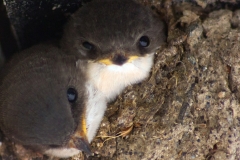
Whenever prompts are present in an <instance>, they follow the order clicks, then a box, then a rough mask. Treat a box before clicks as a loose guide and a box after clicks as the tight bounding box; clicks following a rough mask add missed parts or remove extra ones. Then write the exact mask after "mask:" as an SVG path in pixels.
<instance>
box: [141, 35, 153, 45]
mask: <svg viewBox="0 0 240 160" xmlns="http://www.w3.org/2000/svg"><path fill="white" fill-rule="evenodd" d="M149 43H150V40H149V38H148V37H147V36H142V37H141V38H140V39H139V45H140V46H141V47H147V46H149Z"/></svg>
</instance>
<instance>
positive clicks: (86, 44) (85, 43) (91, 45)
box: [82, 41, 94, 50]
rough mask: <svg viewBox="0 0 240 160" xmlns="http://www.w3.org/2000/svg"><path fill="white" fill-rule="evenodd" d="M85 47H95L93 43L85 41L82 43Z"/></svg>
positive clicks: (88, 48)
mask: <svg viewBox="0 0 240 160" xmlns="http://www.w3.org/2000/svg"><path fill="white" fill-rule="evenodd" d="M82 45H83V47H84V48H86V49H87V50H92V49H93V48H94V46H93V44H91V43H89V42H87V41H85V42H83V43H82Z"/></svg>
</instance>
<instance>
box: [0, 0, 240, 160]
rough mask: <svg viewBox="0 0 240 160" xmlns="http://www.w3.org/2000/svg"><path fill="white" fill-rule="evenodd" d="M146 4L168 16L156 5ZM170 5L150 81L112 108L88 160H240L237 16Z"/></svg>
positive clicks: (239, 30)
mask: <svg viewBox="0 0 240 160" xmlns="http://www.w3.org/2000/svg"><path fill="white" fill-rule="evenodd" d="M141 2H143V4H146V5H154V6H155V9H156V10H157V11H159V12H162V13H163V12H164V9H162V8H164V7H162V5H163V4H161V3H160V2H159V1H151V2H148V1H143V0H142V1H141ZM200 2H203V1H200V0H199V1H198V3H197V4H198V5H199V6H200V8H205V7H206V6H205V7H204V4H202V3H200ZM204 2H205V1H204ZM169 4H171V3H170V1H169V3H168V1H167V2H166V3H165V9H166V10H167V11H166V10H165V11H166V12H165V13H166V14H165V15H164V18H165V19H166V21H167V23H168V29H169V30H168V44H167V45H166V46H163V47H162V48H161V49H160V50H159V51H158V52H157V54H156V57H155V64H154V66H153V68H152V72H151V75H150V77H149V78H148V79H147V80H146V81H144V82H142V83H140V84H136V85H133V86H129V87H128V88H126V90H125V91H124V93H122V94H121V95H119V97H118V98H117V99H116V100H115V101H114V102H112V103H111V104H109V106H108V110H107V112H106V114H105V117H104V119H103V121H102V124H101V127H100V129H99V132H98V135H97V137H96V138H95V139H94V141H93V142H92V150H93V151H94V153H95V155H94V156H92V157H85V158H84V159H89V160H91V159H93V160H95V159H101V160H108V159H111V160H125V159H131V160H139V159H143V160H149V159H151V160H152V159H163V160H165V159H166V160H169V159H170V160H171V159H172V160H175V159H179V160H180V159H186V160H190V159H196V160H200V159H201V160H202V159H207V160H213V159H221V160H225V159H228V160H235V159H240V105H239V98H240V87H239V86H240V54H239V53H240V47H239V46H240V27H239V26H240V25H239V24H240V19H239V17H238V15H239V13H240V12H239V10H236V11H234V12H233V11H231V10H228V9H224V8H222V9H220V10H219V9H218V10H215V11H211V12H209V13H206V12H205V10H203V11H202V12H201V10H200V9H199V8H198V9H194V10H193V9H189V5H186V4H184V6H185V7H181V6H180V7H179V6H176V8H175V9H173V10H175V11H176V12H175V13H174V12H173V10H169V7H170V5H169ZM200 4H201V5H202V6H201V5H200ZM199 6H198V7H199ZM177 8H178V9H177ZM179 8H181V9H180V10H179ZM193 8H194V6H193ZM176 13H181V14H178V15H176V16H175V14H176ZM2 148H3V147H2ZM1 150H2V149H1V147H0V152H1ZM70 159H73V160H78V159H83V155H79V156H75V157H73V158H70Z"/></svg>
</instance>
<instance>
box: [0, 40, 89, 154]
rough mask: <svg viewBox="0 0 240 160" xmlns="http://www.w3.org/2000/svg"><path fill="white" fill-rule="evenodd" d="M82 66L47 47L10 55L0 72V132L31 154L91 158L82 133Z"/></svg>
mask: <svg viewBox="0 0 240 160" xmlns="http://www.w3.org/2000/svg"><path fill="white" fill-rule="evenodd" d="M85 66H86V65H85V62H84V61H82V60H79V58H78V56H73V55H67V54H65V53H63V52H62V51H61V50H60V49H59V48H57V47H55V46H54V45H51V44H48V43H46V44H39V45H36V46H33V47H31V48H29V49H27V50H25V51H22V52H21V53H18V54H16V55H15V57H14V58H12V60H11V61H10V62H9V63H7V64H6V65H5V66H4V67H3V68H2V69H1V72H0V77H1V78H0V130H1V131H2V133H3V134H4V137H6V138H7V139H8V140H10V141H12V142H14V143H16V144H18V145H21V146H23V147H24V148H25V149H26V150H31V151H32V152H34V153H39V154H41V155H48V156H50V157H59V158H67V157H71V156H73V155H76V154H78V153H80V152H81V151H84V152H85V153H86V154H89V155H91V154H92V153H91V149H90V146H89V142H88V140H87V131H86V118H85V114H86V88H85V81H86V76H85V70H86V69H84V67H85Z"/></svg>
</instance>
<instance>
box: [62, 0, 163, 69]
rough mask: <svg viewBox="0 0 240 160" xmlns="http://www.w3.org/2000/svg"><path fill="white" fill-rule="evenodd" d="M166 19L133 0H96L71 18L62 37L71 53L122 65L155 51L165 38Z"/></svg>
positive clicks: (66, 48) (107, 63)
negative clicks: (164, 20)
mask: <svg viewBox="0 0 240 160" xmlns="http://www.w3.org/2000/svg"><path fill="white" fill-rule="evenodd" d="M165 34H166V33H165V26H164V23H163V21H161V19H160V18H159V17H158V16H157V15H156V14H154V13H153V12H152V11H151V10H150V9H149V8H146V7H144V6H142V5H141V4H138V3H136V2H135V1H132V0H96V1H93V2H92V3H89V4H87V5H86V6H83V7H82V8H80V9H79V10H78V11H77V12H76V13H75V14H74V15H73V17H72V18H71V19H70V21H69V23H68V24H67V26H66V28H65V33H64V36H63V40H62V45H63V48H64V49H65V50H66V52H68V53H69V54H79V55H80V56H81V57H82V58H83V59H90V60H93V61H94V62H96V63H102V64H105V65H119V66H122V65H124V64H126V63H132V62H133V61H135V60H137V59H139V58H141V57H145V56H146V55H148V54H152V53H154V52H156V50H157V49H158V48H159V47H160V46H161V44H162V43H164V42H165V41H166V35H165Z"/></svg>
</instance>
